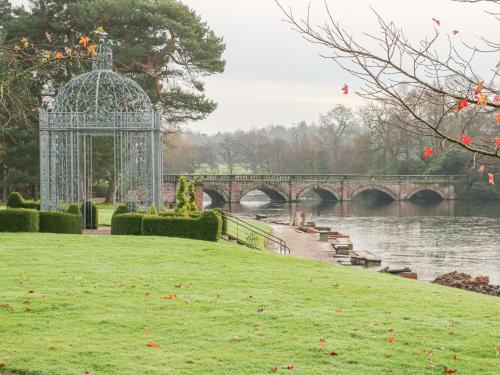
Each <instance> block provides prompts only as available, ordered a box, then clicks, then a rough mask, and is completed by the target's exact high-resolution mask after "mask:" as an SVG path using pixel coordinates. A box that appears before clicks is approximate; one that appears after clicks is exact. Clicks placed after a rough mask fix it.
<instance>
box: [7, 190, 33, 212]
mask: <svg viewBox="0 0 500 375" xmlns="http://www.w3.org/2000/svg"><path fill="white" fill-rule="evenodd" d="M7 207H8V208H27V209H30V210H38V211H40V202H38V201H27V200H25V199H24V198H23V196H22V195H21V194H20V193H17V192H12V193H10V194H9V197H8V198H7Z"/></svg>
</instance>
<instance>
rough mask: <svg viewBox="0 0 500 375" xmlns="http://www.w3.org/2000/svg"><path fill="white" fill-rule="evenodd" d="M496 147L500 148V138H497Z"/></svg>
mask: <svg viewBox="0 0 500 375" xmlns="http://www.w3.org/2000/svg"><path fill="white" fill-rule="evenodd" d="M495 146H500V138H495Z"/></svg>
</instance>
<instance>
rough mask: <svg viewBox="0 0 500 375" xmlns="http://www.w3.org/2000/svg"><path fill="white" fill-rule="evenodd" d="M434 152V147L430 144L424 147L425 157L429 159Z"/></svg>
mask: <svg viewBox="0 0 500 375" xmlns="http://www.w3.org/2000/svg"><path fill="white" fill-rule="evenodd" d="M432 154H433V152H432V149H431V148H430V147H428V146H426V147H425V148H424V159H428V158H429V156H431V155H432Z"/></svg>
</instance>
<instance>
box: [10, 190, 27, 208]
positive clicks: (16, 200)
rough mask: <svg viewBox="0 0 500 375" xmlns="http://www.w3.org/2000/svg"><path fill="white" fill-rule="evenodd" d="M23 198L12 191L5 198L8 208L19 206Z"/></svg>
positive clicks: (21, 204)
mask: <svg viewBox="0 0 500 375" xmlns="http://www.w3.org/2000/svg"><path fill="white" fill-rule="evenodd" d="M23 203H24V199H23V197H22V196H21V194H19V193H18V192H12V193H10V194H9V197H8V198H7V207H8V208H21V207H22V206H23Z"/></svg>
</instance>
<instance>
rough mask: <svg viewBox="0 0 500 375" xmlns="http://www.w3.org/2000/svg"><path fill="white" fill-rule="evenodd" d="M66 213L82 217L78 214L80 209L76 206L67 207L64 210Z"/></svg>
mask: <svg viewBox="0 0 500 375" xmlns="http://www.w3.org/2000/svg"><path fill="white" fill-rule="evenodd" d="M66 213H68V214H73V215H80V216H81V215H82V213H81V212H80V209H79V208H78V205H77V204H72V205H70V206H69V207H68V209H67V210H66ZM80 219H81V218H80Z"/></svg>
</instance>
